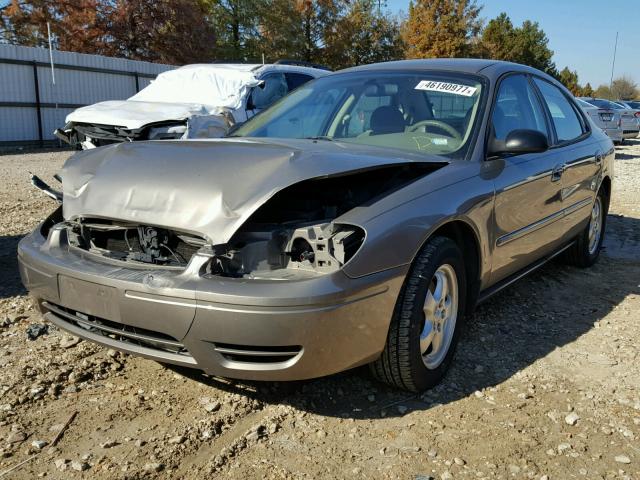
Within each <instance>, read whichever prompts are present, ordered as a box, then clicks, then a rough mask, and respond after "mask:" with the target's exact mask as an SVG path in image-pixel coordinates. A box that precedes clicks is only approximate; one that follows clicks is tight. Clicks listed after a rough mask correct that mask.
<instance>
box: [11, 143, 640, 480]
mask: <svg viewBox="0 0 640 480" xmlns="http://www.w3.org/2000/svg"><path fill="white" fill-rule="evenodd" d="M617 151H618V159H617V160H616V174H617V178H616V184H615V192H614V198H613V203H612V208H611V214H610V215H609V217H608V235H607V240H606V249H605V251H604V255H603V256H602V257H601V259H600V261H599V262H598V264H597V265H596V266H595V267H594V268H592V269H590V270H579V269H575V268H570V267H567V266H565V265H563V264H562V263H560V262H557V263H553V264H550V265H548V266H546V267H545V268H543V269H542V270H541V271H539V272H538V273H536V274H534V275H533V276H531V277H529V278H527V279H524V280H522V281H521V282H519V283H518V284H517V285H515V286H514V287H512V288H510V289H508V290H507V291H505V292H504V293H502V294H500V295H498V296H497V297H495V298H494V299H492V300H491V301H489V302H488V303H486V304H484V305H482V306H481V307H480V308H479V309H478V311H477V312H476V313H475V314H474V315H473V316H472V317H471V318H470V319H469V321H468V323H467V326H466V329H465V332H464V335H463V339H462V343H461V345H460V348H459V351H458V353H457V358H456V361H455V366H454V367H453V369H452V371H451V373H450V375H448V376H447V378H446V379H445V381H444V383H443V384H442V385H441V386H440V387H439V388H437V389H435V390H433V391H430V392H427V393H426V394H424V395H422V396H411V395H408V394H406V393H403V392H398V391H393V390H391V389H388V388H386V387H384V386H382V385H380V384H378V383H376V382H375V381H373V380H371V379H370V377H369V376H368V373H367V371H366V369H358V370H355V371H350V372H346V373H343V374H340V375H336V376H333V377H330V378H325V379H320V380H314V381H308V382H296V383H286V384H285V383H241V382H229V381H224V380H220V379H212V378H206V377H204V376H202V375H200V374H198V373H196V372H187V371H179V370H172V369H168V368H166V367H163V366H161V365H159V364H157V363H155V362H152V361H149V360H143V359H141V358H134V357H129V356H125V355H121V354H119V353H116V352H114V351H108V350H107V349H105V348H101V347H98V346H94V345H92V344H89V343H87V342H79V343H78V342H77V341H76V340H74V339H73V338H71V337H68V336H66V335H65V334H64V333H63V332H61V331H58V330H56V329H55V328H53V327H50V328H49V332H48V334H46V335H42V336H40V337H39V338H37V339H36V340H33V341H30V340H28V339H27V335H26V330H27V328H28V327H29V326H31V325H33V324H38V323H41V322H42V319H41V318H40V317H39V315H38V314H37V313H35V312H34V311H33V310H32V308H31V307H30V304H29V301H28V297H27V296H26V293H25V291H24V289H23V288H22V286H21V285H20V282H19V278H18V273H17V267H16V260H15V251H16V245H17V242H18V240H19V239H20V238H21V236H22V235H24V234H25V233H26V232H28V231H29V230H31V229H32V228H33V227H34V226H35V225H36V224H37V223H38V222H39V221H40V220H41V219H43V218H44V217H45V215H46V214H47V213H48V212H49V211H50V210H52V208H53V203H52V201H51V200H49V199H47V198H45V197H43V196H42V195H41V194H40V193H39V192H36V191H34V189H33V188H31V187H30V185H29V182H28V175H27V172H28V171H33V172H38V173H40V174H43V175H44V176H45V177H49V178H50V176H51V175H52V174H53V173H54V172H55V171H56V170H57V169H58V168H59V167H60V166H61V164H62V162H63V161H64V159H65V158H66V157H67V156H68V155H69V154H68V153H60V152H58V153H31V154H23V155H4V156H0V178H1V179H2V182H1V183H0V210H1V212H2V215H1V216H0V369H1V372H2V373H1V375H0V478H2V479H4V478H20V479H22V478H24V479H26V478H34V477H37V476H42V477H47V478H56V479H57V478H74V477H75V478H130V479H133V478H153V477H157V478H188V479H192V478H193V479H195V478H219V477H229V478H240V479H254V478H400V479H411V480H413V479H421V480H426V479H429V478H431V477H433V478H434V479H438V480H440V479H442V480H444V479H458V478H477V479H481V478H496V479H511V478H514V479H527V478H533V479H551V480H556V479H558V480H560V479H562V480H565V479H572V478H578V479H640V441H639V439H640V354H639V348H638V339H639V338H640V313H639V310H640V141H634V142H628V143H627V145H626V146H624V147H619V148H617ZM74 412H77V416H76V417H75V418H74V419H73V421H72V422H71V424H70V425H69V427H68V429H67V430H66V431H65V433H64V436H63V437H62V438H61V440H60V441H59V443H58V444H57V445H56V446H55V447H43V446H42V445H43V443H42V442H51V441H52V439H53V438H54V437H55V436H56V433H57V432H58V431H59V430H60V428H61V427H62V425H63V424H64V423H65V422H66V421H67V420H68V419H69V418H70V416H71V415H72V414H73V413H74ZM39 448H40V449H39ZM34 453H38V454H37V456H36V457H35V458H33V459H32V460H30V461H29V462H27V463H26V464H24V465H22V466H21V467H19V468H18V469H15V470H13V471H11V472H10V473H7V474H6V475H4V476H2V472H3V471H5V470H7V469H9V468H11V467H13V466H15V465H17V464H19V463H20V462H22V461H23V460H26V459H27V458H28V457H29V456H31V455H32V454H34Z"/></svg>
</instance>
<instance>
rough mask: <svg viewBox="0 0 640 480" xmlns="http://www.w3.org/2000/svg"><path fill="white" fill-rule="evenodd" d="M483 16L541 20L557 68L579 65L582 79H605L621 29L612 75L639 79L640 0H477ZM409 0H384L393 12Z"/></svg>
mask: <svg viewBox="0 0 640 480" xmlns="http://www.w3.org/2000/svg"><path fill="white" fill-rule="evenodd" d="M477 3H478V4H483V5H484V8H483V9H482V14H481V15H482V16H483V17H484V18H486V19H491V18H494V17H496V16H497V15H498V14H499V13H500V12H506V13H507V15H509V17H511V21H512V22H513V23H514V24H516V25H519V24H521V23H522V21H523V20H527V19H529V20H533V21H536V22H538V23H539V24H540V26H541V27H542V29H543V30H544V31H545V33H546V34H547V37H549V46H550V47H551V49H552V50H553V51H554V53H555V54H554V57H553V59H554V61H555V62H556V65H557V67H558V68H559V69H562V68H564V67H565V66H568V67H569V68H570V69H571V70H577V71H578V76H579V79H580V83H582V84H584V83H586V82H590V83H591V85H592V86H593V87H594V88H595V87H596V86H598V85H600V84H602V83H605V84H608V83H609V79H610V77H611V63H612V60H613V46H614V44H615V40H616V31H618V32H619V39H618V54H617V56H616V66H615V73H614V75H615V76H616V77H618V76H621V75H623V74H627V75H629V76H630V77H631V78H633V80H634V81H635V82H636V83H638V84H640V0H536V1H531V0H510V1H508V2H505V1H504V0H477ZM408 5H409V0H387V6H388V8H389V10H391V11H392V12H397V11H399V10H403V11H405V12H406V11H407V10H408Z"/></svg>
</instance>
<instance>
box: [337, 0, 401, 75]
mask: <svg viewBox="0 0 640 480" xmlns="http://www.w3.org/2000/svg"><path fill="white" fill-rule="evenodd" d="M325 42H326V48H325V54H324V62H325V63H326V64H327V65H329V66H330V67H332V68H334V69H338V68H344V67H349V66H353V65H363V64H367V63H375V62H384V61H388V60H397V59H399V58H402V56H403V51H402V41H401V39H400V24H399V21H398V20H397V19H395V18H393V17H391V16H389V15H384V14H383V13H382V12H381V10H379V8H378V2H377V1H376V0H355V1H353V3H352V4H351V5H350V6H349V8H348V11H347V12H346V13H345V15H344V16H342V17H341V18H340V19H338V21H337V22H336V24H335V26H334V27H333V28H332V30H331V31H329V32H328V33H327V36H326V40H325Z"/></svg>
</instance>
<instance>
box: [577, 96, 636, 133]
mask: <svg viewBox="0 0 640 480" xmlns="http://www.w3.org/2000/svg"><path fill="white" fill-rule="evenodd" d="M581 100H584V101H585V102H587V103H590V104H591V105H593V106H595V107H598V108H604V109H607V110H615V111H616V112H617V113H619V114H620V120H621V122H622V138H623V139H626V138H637V137H638V133H640V124H638V117H636V113H635V112H634V111H633V110H631V109H629V108H627V107H626V106H623V105H621V104H619V103H616V102H612V101H611V100H605V99H604V98H584V97H582V98H581Z"/></svg>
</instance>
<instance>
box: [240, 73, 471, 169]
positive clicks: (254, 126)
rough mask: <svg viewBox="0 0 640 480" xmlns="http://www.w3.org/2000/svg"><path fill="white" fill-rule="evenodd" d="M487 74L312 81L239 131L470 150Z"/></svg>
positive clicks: (458, 152)
mask: <svg viewBox="0 0 640 480" xmlns="http://www.w3.org/2000/svg"><path fill="white" fill-rule="evenodd" d="M482 89H483V88H482V80H481V79H480V78H478V77H475V76H471V75H463V74H459V75H458V74H451V73H446V74H445V73H442V72H411V73H401V72H380V71H369V72H358V73H345V74H336V75H329V76H327V77H323V78H321V79H318V80H316V81H313V82H310V83H308V84H306V85H305V86H303V87H301V88H299V89H297V90H296V91H294V92H293V93H292V94H291V95H288V96H286V97H284V98H283V99H282V100H280V101H279V102H278V103H276V104H274V105H273V106H272V107H271V108H269V109H267V110H265V111H264V112H262V113H261V114H259V115H257V116H256V117H254V118H253V119H251V120H250V121H249V122H247V123H246V124H244V125H242V126H241V127H240V128H238V129H237V130H236V131H235V132H234V133H233V134H232V136H245V137H267V138H310V139H322V140H335V141H340V142H348V143H354V144H361V145H370V146H377V147H387V148H394V149H403V150H410V151H413V152H422V153H430V154H437V155H449V156H455V157H458V158H461V157H463V156H464V155H465V154H466V151H467V150H468V147H469V145H470V144H471V138H472V132H473V130H474V129H473V126H474V124H475V123H476V122H477V118H478V117H479V111H480V106H481V105H480V103H481V102H480V98H481V93H482Z"/></svg>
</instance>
